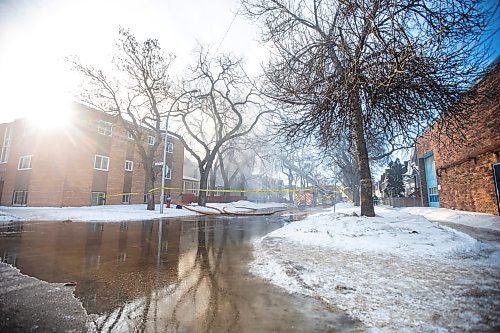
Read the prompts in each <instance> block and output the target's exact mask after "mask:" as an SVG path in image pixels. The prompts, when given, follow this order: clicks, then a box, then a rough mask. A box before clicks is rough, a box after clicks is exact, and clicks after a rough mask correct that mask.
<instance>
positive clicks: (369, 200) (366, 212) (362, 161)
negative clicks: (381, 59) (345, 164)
mask: <svg viewBox="0 0 500 333" xmlns="http://www.w3.org/2000/svg"><path fill="white" fill-rule="evenodd" d="M351 103H352V104H351V106H352V107H353V110H352V125H353V134H354V142H355V145H356V158H357V160H358V169H359V197H360V205H361V215H362V216H370V217H373V216H375V209H374V208H373V192H372V176H371V172H370V164H369V160H368V150H367V149H366V142H365V136H364V128H363V114H362V112H361V106H360V105H359V97H358V96H357V95H356V94H353V98H352V100H351Z"/></svg>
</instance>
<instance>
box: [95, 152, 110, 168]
mask: <svg viewBox="0 0 500 333" xmlns="http://www.w3.org/2000/svg"><path fill="white" fill-rule="evenodd" d="M94 169H96V170H102V171H108V170H109V157H107V156H102V155H95V158H94Z"/></svg>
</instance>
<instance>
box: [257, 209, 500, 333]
mask: <svg viewBox="0 0 500 333" xmlns="http://www.w3.org/2000/svg"><path fill="white" fill-rule="evenodd" d="M353 212H358V214H359V208H357V207H352V206H349V205H339V206H337V209H336V212H335V213H334V212H333V209H329V210H326V211H324V212H321V213H318V214H315V215H312V216H310V217H309V218H307V219H305V220H302V221H299V222H294V223H291V224H288V225H286V226H285V227H283V228H282V229H278V230H275V231H273V232H272V233H270V234H268V235H267V236H265V237H264V238H262V239H259V240H257V241H255V242H254V244H253V245H254V251H255V252H254V260H253V262H252V263H251V266H250V270H251V272H252V273H254V274H256V275H258V276H260V277H263V278H264V279H267V280H270V281H271V282H272V283H274V284H276V285H278V286H281V287H282V288H284V289H286V290H287V291H289V292H292V293H303V294H306V295H312V296H315V297H318V298H321V299H323V300H324V301H325V302H327V303H330V304H332V305H334V306H336V307H338V308H340V309H342V310H344V311H346V312H347V313H348V314H350V315H351V316H352V317H354V318H358V319H360V320H361V321H362V322H363V323H364V324H365V325H366V326H367V327H368V328H369V331H370V332H386V331H389V332H393V331H394V332H396V331H405V332H407V331H411V332H448V331H484V330H488V329H491V328H493V327H498V325H500V311H499V309H500V285H499V284H498V281H499V278H500V260H499V258H498V253H499V251H498V250H499V249H498V243H487V244H486V243H481V242H478V241H477V240H475V239H474V238H472V237H470V236H468V235H466V234H464V233H461V232H458V231H455V230H453V229H451V228H448V227H444V226H440V225H438V224H434V223H431V222H429V221H428V220H427V219H426V218H425V217H423V216H419V215H412V214H409V213H406V212H404V211H401V210H396V209H391V208H388V207H377V208H376V213H377V216H376V217H375V218H365V217H358V216H352V213H353ZM490 256H496V257H495V258H493V260H492V258H490Z"/></svg>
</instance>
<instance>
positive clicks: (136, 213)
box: [0, 201, 283, 223]
mask: <svg viewBox="0 0 500 333" xmlns="http://www.w3.org/2000/svg"><path fill="white" fill-rule="evenodd" d="M210 205H214V206H215V207H217V208H219V209H222V208H223V207H228V208H230V209H231V211H240V212H245V211H247V209H246V208H245V207H249V208H255V209H264V208H270V207H278V208H279V207H283V205H282V204H279V203H266V204H255V203H251V202H248V201H245V202H241V201H240V202H235V203H228V204H210ZM236 207H239V208H236ZM193 208H195V209H196V210H206V211H209V212H216V211H215V210H213V209H209V208H201V207H198V206H193ZM159 209H160V207H159V205H156V210H154V211H150V210H146V205H145V204H141V205H105V206H86V207H62V208H58V207H5V206H3V207H0V223H2V222H1V221H2V218H3V216H7V217H6V218H5V221H6V222H5V223H8V222H10V221H12V220H18V221H64V220H72V221H92V222H116V221H140V220H151V219H158V218H175V217H185V216H197V215H198V214H197V213H195V212H191V211H189V210H187V209H175V208H174V207H171V208H165V209H164V210H163V212H164V213H163V214H160V212H159Z"/></svg>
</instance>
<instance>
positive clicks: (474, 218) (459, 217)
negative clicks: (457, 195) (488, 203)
mask: <svg viewBox="0 0 500 333" xmlns="http://www.w3.org/2000/svg"><path fill="white" fill-rule="evenodd" d="M400 211H401V212H405V213H409V214H414V215H421V216H423V217H425V218H426V219H428V220H430V221H442V222H449V223H457V224H462V225H466V226H470V227H476V228H484V229H492V230H496V231H500V216H495V215H491V214H485V213H476V212H466V211H462V210H453V209H446V208H429V207H407V208H401V209H400Z"/></svg>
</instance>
